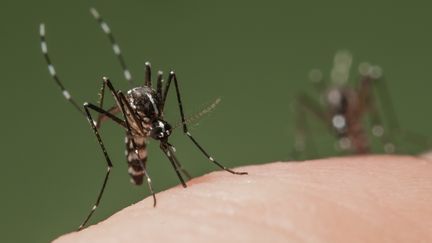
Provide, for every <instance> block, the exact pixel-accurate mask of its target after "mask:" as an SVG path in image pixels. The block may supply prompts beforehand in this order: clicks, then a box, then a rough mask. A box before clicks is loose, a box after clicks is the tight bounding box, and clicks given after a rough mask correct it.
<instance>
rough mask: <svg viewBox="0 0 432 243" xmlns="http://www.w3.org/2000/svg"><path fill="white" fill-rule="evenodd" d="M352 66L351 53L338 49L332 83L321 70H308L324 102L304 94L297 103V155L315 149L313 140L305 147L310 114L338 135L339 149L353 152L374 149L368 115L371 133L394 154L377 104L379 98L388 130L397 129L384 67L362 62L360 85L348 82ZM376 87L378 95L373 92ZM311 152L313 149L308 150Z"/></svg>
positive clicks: (387, 150) (331, 78) (389, 136)
mask: <svg viewBox="0 0 432 243" xmlns="http://www.w3.org/2000/svg"><path fill="white" fill-rule="evenodd" d="M351 66H352V55H351V53H350V52H349V51H346V50H341V51H338V52H337V53H336V55H335V57H334V64H333V69H332V70H331V74H330V81H331V82H330V83H329V82H326V81H325V80H324V78H323V74H322V72H321V71H320V70H318V69H314V70H312V71H311V72H310V73H309V78H310V80H311V81H312V82H313V83H314V84H315V88H316V91H318V93H319V94H320V96H321V102H319V101H317V100H316V99H313V98H311V97H310V96H308V95H307V94H301V95H300V96H299V97H298V99H297V102H296V106H295V112H296V117H297V120H296V140H295V146H294V147H295V148H294V154H297V155H298V154H299V153H301V152H303V151H305V150H306V149H308V150H313V152H314V153H315V152H316V148H315V146H314V144H313V143H309V144H310V145H311V148H306V139H307V138H308V137H310V135H309V134H308V132H309V131H308V130H309V128H308V123H307V115H309V114H310V115H312V116H313V117H314V118H316V119H318V120H319V121H320V122H321V123H323V124H325V126H326V127H327V129H328V130H329V131H330V132H331V133H332V134H334V135H335V137H336V138H337V142H336V148H337V149H338V150H340V151H345V152H349V153H354V154H365V153H370V152H371V145H370V141H369V139H368V129H370V128H368V127H367V126H365V124H364V122H365V121H364V120H365V119H366V118H369V120H370V123H371V132H372V135H373V136H374V137H376V138H379V140H380V141H381V143H382V144H383V148H384V151H385V152H387V153H393V152H394V151H395V149H396V147H395V144H394V143H393V142H392V137H391V135H390V132H389V131H387V130H385V129H384V122H383V117H384V115H383V114H382V113H381V112H380V109H379V107H378V100H379V101H380V103H381V105H385V106H386V107H385V110H386V111H387V113H386V114H385V115H386V116H385V117H386V118H387V119H388V121H387V122H388V124H389V130H396V129H397V128H398V126H399V125H398V122H397V119H396V116H395V113H394V110H393V106H392V104H391V99H390V96H389V93H388V92H387V88H386V86H385V80H384V77H383V71H382V68H381V67H379V66H377V65H372V64H370V63H366V62H364V63H361V64H360V65H359V81H358V85H357V87H356V86H354V85H350V84H349V83H348V81H349V77H350V70H351ZM375 88H376V90H377V93H378V94H379V95H378V96H376V95H374V94H375V93H374V89H375ZM309 152H311V151H309Z"/></svg>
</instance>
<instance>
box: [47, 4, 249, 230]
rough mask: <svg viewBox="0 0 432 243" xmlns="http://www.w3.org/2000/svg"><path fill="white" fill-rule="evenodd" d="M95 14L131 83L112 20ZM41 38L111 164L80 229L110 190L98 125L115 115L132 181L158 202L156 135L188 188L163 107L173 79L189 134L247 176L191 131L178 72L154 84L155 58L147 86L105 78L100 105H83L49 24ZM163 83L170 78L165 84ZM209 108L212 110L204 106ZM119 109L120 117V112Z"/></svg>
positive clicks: (148, 68)
mask: <svg viewBox="0 0 432 243" xmlns="http://www.w3.org/2000/svg"><path fill="white" fill-rule="evenodd" d="M91 13H92V15H93V16H94V18H95V19H96V20H97V21H98V22H99V24H100V27H101V28H102V30H103V31H104V33H105V34H106V35H107V36H108V38H109V40H110V43H111V45H112V48H113V51H114V54H115V55H116V56H117V59H118V60H119V62H120V65H121V67H122V69H123V74H124V77H125V79H126V80H127V81H129V82H130V83H131V84H132V75H131V73H130V71H129V70H128V69H127V66H126V64H125V61H124V59H123V56H122V53H121V51H120V47H119V46H118V44H117V42H116V41H115V39H114V36H113V35H112V33H111V30H110V28H109V26H108V25H107V23H106V22H105V21H104V20H103V19H102V18H101V16H100V15H99V13H98V12H97V11H96V10H95V9H91ZM40 37H41V49H42V53H43V55H44V57H45V60H46V62H47V65H48V70H49V73H50V74H51V76H52V77H53V79H54V80H55V82H56V83H57V85H58V86H59V87H60V89H61V91H62V93H63V96H64V97H65V98H66V100H68V101H69V102H70V103H71V104H72V105H73V106H74V107H75V108H76V109H77V110H78V111H79V112H80V113H82V114H83V115H84V116H85V117H86V118H87V120H88V121H89V123H90V126H91V128H92V130H93V132H94V134H95V136H96V138H97V141H98V143H99V145H100V148H101V150H102V153H103V155H104V157H105V160H106V163H107V172H106V174H105V177H104V181H103V184H102V187H101V189H100V192H99V194H98V197H97V199H96V203H95V204H94V206H93V208H92V210H91V211H90V213H89V214H88V216H87V217H86V218H85V220H84V222H83V223H82V224H81V225H80V227H79V230H80V229H82V228H83V227H84V226H85V225H86V223H87V222H88V220H89V219H90V217H91V216H92V214H93V213H94V211H95V210H96V208H97V207H98V205H99V203H100V200H101V198H102V195H103V192H104V190H105V187H106V184H107V181H108V178H109V175H110V172H111V168H112V167H113V164H112V162H111V159H110V157H109V155H108V153H107V151H106V149H105V145H104V143H103V141H102V138H101V136H100V133H99V130H100V128H101V125H102V123H103V121H105V120H111V121H113V122H115V123H117V124H118V125H120V126H121V127H123V129H125V132H126V136H125V146H126V149H125V156H126V160H127V164H128V172H129V175H130V176H131V182H132V183H133V184H135V185H141V184H143V182H144V181H146V182H147V185H148V188H149V190H150V192H151V194H152V196H153V202H154V204H153V205H154V206H156V196H155V193H154V191H153V189H152V183H151V179H150V176H149V174H148V172H147V169H146V163H147V142H148V140H149V139H154V140H156V141H158V142H159V146H160V148H161V150H162V151H163V153H164V154H165V155H166V157H167V158H168V160H169V161H170V162H171V165H172V166H173V168H174V170H175V172H176V174H177V176H178V178H179V180H180V182H181V184H182V185H183V187H186V186H187V185H186V182H185V180H184V178H183V176H185V177H187V178H188V179H190V178H191V177H190V175H189V173H188V172H187V171H186V170H185V169H183V168H182V166H181V164H180V162H179V161H178V159H177V158H176V156H175V149H174V147H173V146H172V145H171V144H170V143H169V142H168V138H169V136H170V135H171V134H172V131H173V127H172V126H171V125H170V124H169V123H168V122H167V121H166V120H165V119H164V108H165V102H166V99H167V95H168V91H169V88H170V86H171V84H172V83H174V87H175V91H176V97H177V103H178V107H179V111H180V116H181V126H182V128H183V132H184V134H185V135H186V136H187V137H188V138H189V139H190V140H191V141H192V143H193V144H194V145H195V146H196V147H197V148H198V149H199V150H200V151H201V152H202V153H203V154H204V155H205V156H206V157H207V159H208V160H210V162H212V163H214V164H215V165H217V166H218V167H220V168H222V169H224V170H225V171H228V172H230V173H232V174H237V175H244V174H247V173H246V172H235V171H233V170H231V169H229V168H226V167H225V166H223V165H222V164H220V163H219V162H218V161H216V160H215V159H214V158H213V157H212V156H210V155H209V154H208V153H207V151H206V150H204V148H203V147H202V146H201V145H200V144H199V143H198V142H197V140H196V139H195V138H194V137H193V136H192V134H191V133H190V132H189V130H188V127H187V119H185V115H184V111H183V106H182V101H181V96H180V89H179V84H178V81H177V77H176V74H175V73H174V71H171V72H169V75H168V78H167V81H166V82H164V80H163V73H162V72H161V71H159V72H158V73H157V78H156V82H157V84H156V87H155V88H153V87H152V75H151V65H150V63H148V62H147V63H145V78H144V85H142V86H137V87H135V88H132V89H130V90H128V91H127V92H126V94H124V93H123V92H122V91H121V90H118V89H115V88H114V86H113V85H112V83H111V81H110V80H109V79H108V78H106V77H104V78H103V80H102V87H101V90H100V94H99V102H98V105H94V104H91V103H87V102H86V103H84V105H83V109H82V108H81V107H80V106H79V105H78V104H77V103H76V102H75V100H74V99H73V98H72V96H71V94H70V93H69V91H67V90H66V89H65V87H64V86H63V83H62V82H61V81H60V79H59V77H58V75H57V73H56V71H55V69H54V66H53V64H52V62H51V59H50V56H49V55H48V48H47V44H46V40H45V39H46V38H45V25H44V24H41V25H40ZM163 83H165V85H164V87H163ZM106 88H108V90H109V92H110V93H111V96H112V97H113V98H114V100H115V105H114V106H113V107H111V108H109V109H105V108H104V107H103V103H104V96H105V90H106ZM91 112H96V113H97V114H98V116H97V119H93V115H92V114H91ZM205 112H207V111H205ZM118 114H120V116H118Z"/></svg>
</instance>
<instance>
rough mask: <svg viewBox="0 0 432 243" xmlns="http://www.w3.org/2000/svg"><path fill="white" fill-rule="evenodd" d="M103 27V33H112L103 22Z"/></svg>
mask: <svg viewBox="0 0 432 243" xmlns="http://www.w3.org/2000/svg"><path fill="white" fill-rule="evenodd" d="M101 27H102V29H103V31H104V32H105V33H107V34H109V33H110V32H111V30H110V28H109V26H108V25H107V23H105V22H102V23H101Z"/></svg>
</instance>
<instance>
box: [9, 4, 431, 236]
mask: <svg viewBox="0 0 432 243" xmlns="http://www.w3.org/2000/svg"><path fill="white" fill-rule="evenodd" d="M92 6H94V7H96V8H98V10H99V11H100V13H101V14H102V15H103V16H104V17H105V19H106V20H107V22H108V23H109V24H110V26H111V28H112V30H113V32H114V34H115V35H116V37H117V40H118V42H119V44H120V46H121V47H122V50H123V54H124V56H125V58H126V61H127V63H128V64H129V66H130V69H131V71H132V74H133V75H134V77H135V79H136V80H142V77H143V66H144V62H145V61H151V63H152V66H153V69H154V71H155V70H157V69H161V70H164V71H165V72H166V73H167V72H168V70H170V69H171V68H174V69H175V70H176V72H177V74H178V77H179V79H180V82H181V84H180V85H181V90H182V95H183V100H184V107H185V109H186V113H187V114H192V113H194V112H196V111H199V110H200V109H201V108H202V107H204V105H205V104H208V103H209V102H211V101H213V100H214V99H215V98H217V97H221V98H222V102H221V104H220V105H219V106H218V107H217V109H216V110H215V111H213V112H212V113H211V114H210V115H209V116H208V117H205V118H203V119H202V120H201V121H200V124H199V125H198V126H194V128H193V133H194V135H195V136H196V137H197V138H198V139H199V141H200V142H201V143H202V144H203V145H204V146H205V147H206V148H207V149H208V150H209V151H210V152H211V153H212V154H213V155H214V156H215V157H216V158H218V159H219V160H220V161H221V162H223V163H224V164H226V165H227V166H230V167H235V166H239V165H246V164H254V163H265V162H270V161H276V160H284V159H287V158H288V157H289V151H290V150H291V149H292V143H293V136H292V131H293V117H292V116H293V114H292V111H291V109H290V104H291V103H292V102H293V99H294V97H295V95H296V94H298V93H299V92H302V90H307V89H310V88H311V86H310V84H309V83H308V82H307V73H308V71H309V70H310V69H311V68H316V67H319V68H322V69H323V70H324V73H325V74H328V72H329V70H330V67H331V65H332V58H333V55H334V53H335V51H336V50H338V49H341V48H346V49H349V50H351V51H352V53H353V55H354V60H355V62H356V63H358V62H359V61H370V62H373V63H376V64H379V65H381V66H382V67H383V69H384V72H385V75H386V76H387V79H388V81H389V86H390V87H389V88H390V92H391V95H392V97H393V98H394V103H395V109H396V111H397V113H398V116H399V120H400V122H401V124H402V126H403V127H405V128H407V129H410V130H412V131H416V132H419V133H422V134H425V135H431V133H432V131H431V129H430V127H429V125H430V121H431V118H432V117H431V112H430V110H429V106H428V105H429V104H430V92H431V88H432V82H431V78H430V76H431V56H432V47H431V45H432V44H431V43H432V35H431V31H432V28H431V23H432V15H431V14H430V9H431V7H432V6H431V5H418V4H414V3H411V2H410V4H409V5H407V4H405V5H399V4H396V3H394V2H393V1H387V2H385V1H380V2H378V1H372V0H367V1H356V2H351V3H348V2H347V1H314V2H313V1H312V2H311V1H303V2H301V3H300V2H294V1H274V0H269V1H226V0H219V1H170V2H168V1H121V2H120V1H116V2H114V1H113V2H112V3H107V1H69V2H67V1H62V2H60V1H47V0H42V1H33V2H32V1H27V2H22V1H9V0H6V1H5V0H3V1H1V8H0V13H1V14H0V26H1V28H0V30H1V37H0V42H1V44H0V50H1V57H0V66H1V74H2V75H1V77H2V81H1V84H2V95H0V99H1V105H2V114H3V115H2V119H1V126H0V129H2V131H1V138H2V139H1V140H0V141H1V148H2V167H1V170H0V171H1V172H0V173H1V177H0V180H1V183H0V187H1V189H2V190H1V192H2V199H1V204H0V210H1V227H0V237H1V239H0V241H1V242H46V241H49V240H51V239H53V238H55V237H57V236H59V235H60V234H62V233H65V232H69V231H72V230H75V229H76V227H77V226H78V225H79V224H80V223H81V221H82V220H83V217H85V215H86V214H87V212H88V210H89V209H90V207H91V205H92V204H93V202H94V200H95V197H96V195H97V192H98V190H99V187H100V183H101V181H102V178H103V176H104V173H105V161H104V158H103V156H102V154H101V152H100V150H99V147H98V145H97V143H96V140H95V138H94V135H93V133H92V132H91V130H90V128H89V125H88V123H87V122H86V120H85V119H84V118H83V117H81V116H80V115H79V114H78V113H77V112H76V111H75V110H74V109H73V108H72V107H71V106H70V105H69V104H68V103H67V102H66V101H65V100H64V98H63V97H62V95H61V93H60V92H59V89H58V87H57V86H56V85H55V84H54V82H53V81H52V79H51V77H50V76H49V75H48V72H47V68H46V65H45V63H44V60H43V58H42V56H41V53H40V45H39V37H38V25H39V23H40V22H44V23H45V24H46V28H47V38H48V45H49V50H50V53H51V55H52V58H53V61H54V63H55V65H56V68H57V71H58V73H59V75H60V76H61V78H62V79H63V81H64V83H65V85H66V86H67V87H68V89H69V90H70V91H71V93H72V95H73V96H74V97H75V98H76V99H77V100H78V101H79V103H82V102H84V101H90V102H95V101H96V99H97V92H98V90H99V85H100V80H101V77H102V76H103V75H106V76H109V77H111V79H112V81H113V82H114V84H115V86H116V87H117V88H120V89H123V90H126V89H127V88H128V85H127V83H126V81H124V80H123V76H122V73H121V70H120V68H119V65H118V63H117V61H116V59H115V58H114V56H113V54H112V50H111V47H110V45H109V43H108V41H107V39H106V37H105V36H104V35H103V33H102V32H101V30H100V29H99V26H98V25H97V24H96V22H95V21H94V20H93V19H92V17H91V16H90V13H89V11H88V10H89V8H90V7H92ZM173 98H174V97H173V96H171V98H170V100H169V103H170V104H169V107H170V108H169V111H168V114H167V116H168V120H169V121H171V123H173V124H175V123H177V122H178V121H179V117H178V111H177V109H176V106H175V100H174V99H173ZM102 133H103V138H104V139H105V141H106V143H107V146H108V150H109V153H110V155H111V156H112V159H113V161H114V163H115V167H114V171H113V173H112V177H111V180H110V182H109V185H108V188H107V191H106V194H105V196H104V198H103V201H102V204H101V207H100V208H99V210H98V211H97V213H96V215H95V216H94V218H93V219H92V220H91V222H90V224H94V223H95V222H97V221H99V220H101V219H104V218H106V217H108V216H109V215H112V214H113V213H114V212H116V211H117V210H120V209H121V208H124V207H126V206H128V205H130V204H131V203H134V202H137V201H138V200H140V199H142V198H144V197H145V196H147V195H148V191H147V188H146V187H144V186H142V187H135V186H133V185H131V184H130V183H129V178H128V177H129V176H128V174H127V170H126V165H125V158H124V155H123V151H124V144H123V131H122V130H121V129H120V128H118V127H116V126H115V125H107V126H105V127H104V129H103V131H102ZM172 143H173V144H175V145H176V147H177V154H178V157H179V159H180V160H181V162H182V163H183V164H184V166H185V167H186V168H188V169H189V171H190V172H191V173H192V174H193V176H199V175H202V174H204V173H207V172H210V171H214V170H216V169H217V168H216V167H215V166H213V165H212V164H211V163H209V162H208V161H207V160H206V159H205V158H204V157H203V156H202V155H201V154H200V153H199V151H198V150H197V149H196V148H195V147H194V146H193V145H192V143H191V142H190V141H189V140H188V139H187V138H186V137H185V136H183V135H182V133H181V131H180V130H178V131H177V132H176V133H175V134H174V135H173V136H172ZM149 170H150V173H151V176H152V178H153V183H154V187H155V189H156V190H157V191H161V190H164V189H166V188H169V187H171V186H174V185H177V184H178V179H177V178H176V176H175V173H174V172H173V170H172V168H171V167H170V164H169V162H168V161H167V159H166V158H164V156H163V154H162V153H161V152H160V151H159V149H158V146H157V144H156V143H152V144H151V145H150V152H149Z"/></svg>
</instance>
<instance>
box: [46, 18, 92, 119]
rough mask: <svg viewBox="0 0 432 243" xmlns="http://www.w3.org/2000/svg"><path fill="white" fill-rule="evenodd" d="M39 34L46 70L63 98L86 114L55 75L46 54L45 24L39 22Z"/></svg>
mask: <svg viewBox="0 0 432 243" xmlns="http://www.w3.org/2000/svg"><path fill="white" fill-rule="evenodd" d="M39 35H40V44H41V50H42V54H43V56H44V58H45V61H46V63H47V65H48V71H49V73H50V75H51V77H52V78H53V79H54V81H55V82H56V84H57V85H58V86H59V88H60V90H61V92H62V94H63V96H64V98H65V99H66V100H67V101H69V102H70V103H71V104H72V105H73V106H74V107H75V109H76V110H78V111H79V112H80V113H81V114H83V115H84V116H86V114H85V113H84V111H83V110H82V109H81V107H80V106H79V105H78V104H77V103H76V101H75V100H74V99H73V98H72V96H71V94H70V93H69V91H68V90H66V88H65V87H64V86H63V83H62V82H61V80H60V78H59V77H58V75H57V72H56V71H55V68H54V65H53V64H52V62H51V58H50V56H49V54H48V45H47V43H46V40H45V39H46V38H45V25H44V24H40V26H39Z"/></svg>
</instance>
